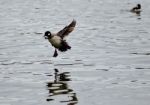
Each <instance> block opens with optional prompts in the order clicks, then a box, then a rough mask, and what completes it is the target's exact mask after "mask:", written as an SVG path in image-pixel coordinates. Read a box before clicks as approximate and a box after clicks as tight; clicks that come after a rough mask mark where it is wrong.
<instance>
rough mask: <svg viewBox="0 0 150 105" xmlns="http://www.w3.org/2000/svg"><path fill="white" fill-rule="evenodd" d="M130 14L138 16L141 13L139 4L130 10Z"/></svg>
mask: <svg viewBox="0 0 150 105" xmlns="http://www.w3.org/2000/svg"><path fill="white" fill-rule="evenodd" d="M131 12H134V13H137V14H139V13H140V12H141V4H137V6H136V7H134V8H132V9H131Z"/></svg>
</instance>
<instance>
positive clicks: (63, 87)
mask: <svg viewBox="0 0 150 105" xmlns="http://www.w3.org/2000/svg"><path fill="white" fill-rule="evenodd" d="M54 71H55V73H54V81H50V82H48V83H47V89H48V91H49V96H48V98H47V101H54V96H66V95H67V96H68V97H69V99H67V100H65V101H64V100H63V101H60V102H61V103H67V105H75V104H77V102H78V99H77V96H76V93H74V92H73V90H72V89H70V88H69V87H68V81H71V79H70V78H69V77H70V75H69V74H70V72H63V73H59V71H58V69H54Z"/></svg>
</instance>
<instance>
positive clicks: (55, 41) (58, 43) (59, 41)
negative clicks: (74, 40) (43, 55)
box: [44, 20, 76, 57]
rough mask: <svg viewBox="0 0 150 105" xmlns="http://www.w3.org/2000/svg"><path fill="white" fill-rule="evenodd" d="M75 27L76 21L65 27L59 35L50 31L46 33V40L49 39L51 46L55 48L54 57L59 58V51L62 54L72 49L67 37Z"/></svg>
mask: <svg viewBox="0 0 150 105" xmlns="http://www.w3.org/2000/svg"><path fill="white" fill-rule="evenodd" d="M75 26H76V21H75V20H73V21H72V22H71V23H70V24H69V25H68V26H66V27H64V28H63V29H62V30H60V31H59V32H58V33H51V32H50V31H46V32H45V35H44V37H45V39H48V41H49V42H50V43H51V45H52V46H53V47H55V51H54V55H53V57H57V56H58V53H57V49H58V50H59V51H61V52H65V51H67V50H68V49H71V47H70V46H69V45H68V43H67V42H66V40H65V37H66V36H67V35H69V33H71V32H72V31H73V30H74V28H75Z"/></svg>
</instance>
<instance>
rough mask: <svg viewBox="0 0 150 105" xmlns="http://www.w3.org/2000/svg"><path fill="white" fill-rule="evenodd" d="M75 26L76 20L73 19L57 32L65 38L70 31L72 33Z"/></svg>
mask: <svg viewBox="0 0 150 105" xmlns="http://www.w3.org/2000/svg"><path fill="white" fill-rule="evenodd" d="M75 26H76V21H75V20H73V21H72V22H71V23H70V24H69V25H68V26H66V27H64V28H63V29H62V30H60V31H59V32H58V33H57V35H58V36H60V37H61V38H62V39H63V38H64V37H65V36H67V35H69V33H71V32H72V31H73V30H74V28H75Z"/></svg>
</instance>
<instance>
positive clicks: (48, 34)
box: [44, 31, 52, 39]
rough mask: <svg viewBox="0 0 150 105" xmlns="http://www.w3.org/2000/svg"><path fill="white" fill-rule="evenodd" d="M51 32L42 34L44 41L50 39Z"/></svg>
mask: <svg viewBox="0 0 150 105" xmlns="http://www.w3.org/2000/svg"><path fill="white" fill-rule="evenodd" d="M51 36H52V35H51V32H50V31H46V32H45V34H44V37H45V39H48V38H51Z"/></svg>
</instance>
